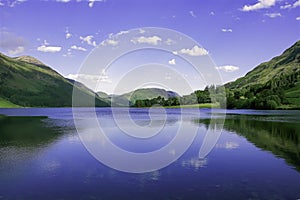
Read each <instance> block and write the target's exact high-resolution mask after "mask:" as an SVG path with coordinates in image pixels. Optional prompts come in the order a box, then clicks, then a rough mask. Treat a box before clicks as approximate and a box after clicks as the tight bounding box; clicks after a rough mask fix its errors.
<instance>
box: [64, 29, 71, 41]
mask: <svg viewBox="0 0 300 200" xmlns="http://www.w3.org/2000/svg"><path fill="white" fill-rule="evenodd" d="M65 33H66V39H69V38H71V37H72V33H70V31H69V28H68V27H66V32H65Z"/></svg>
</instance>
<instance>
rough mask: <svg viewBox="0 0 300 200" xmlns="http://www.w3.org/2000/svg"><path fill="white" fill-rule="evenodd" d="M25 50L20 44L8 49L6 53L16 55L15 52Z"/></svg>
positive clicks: (18, 52)
mask: <svg viewBox="0 0 300 200" xmlns="http://www.w3.org/2000/svg"><path fill="white" fill-rule="evenodd" d="M24 50H25V48H24V47H22V46H20V47H17V48H15V49H12V50H8V53H9V54H10V55H16V54H20V53H23V52H24Z"/></svg>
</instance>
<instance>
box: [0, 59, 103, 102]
mask: <svg viewBox="0 0 300 200" xmlns="http://www.w3.org/2000/svg"><path fill="white" fill-rule="evenodd" d="M73 85H74V83H72V82H71V81H69V80H67V79H65V78H64V77H63V76H61V75H60V74H58V73H57V72H55V71H54V70H52V69H51V68H50V67H48V66H46V65H44V64H43V63H42V62H40V61H38V60H36V59H35V58H32V57H29V56H22V57H17V58H10V57H8V56H5V55H3V54H0V102H1V104H0V106H1V107H14V106H16V105H17V106H22V107H66V106H72V93H73ZM75 85H76V84H75ZM74 89H78V90H79V91H80V95H82V99H84V97H86V96H90V95H94V93H92V92H91V91H89V90H87V89H85V88H83V87H77V86H75V87H74ZM82 105H83V106H84V104H82ZM96 105H97V106H107V105H108V104H107V103H106V102H104V101H102V99H100V98H98V97H97V98H96Z"/></svg>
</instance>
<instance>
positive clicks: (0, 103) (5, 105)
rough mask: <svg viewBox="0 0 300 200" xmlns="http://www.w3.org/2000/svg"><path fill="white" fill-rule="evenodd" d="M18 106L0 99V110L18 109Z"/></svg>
mask: <svg viewBox="0 0 300 200" xmlns="http://www.w3.org/2000/svg"><path fill="white" fill-rule="evenodd" d="M19 107H20V106H18V105H16V104H13V103H11V102H9V101H7V100H5V99H2V98H1V97H0V108H19Z"/></svg>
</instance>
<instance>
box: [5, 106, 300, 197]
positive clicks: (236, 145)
mask: <svg viewBox="0 0 300 200" xmlns="http://www.w3.org/2000/svg"><path fill="white" fill-rule="evenodd" d="M81 109H82V112H83V113H84V112H89V110H88V109H86V110H85V109H84V108H81ZM196 111H197V110H195V109H184V110H183V111H182V112H181V111H180V110H179V109H167V118H166V120H167V121H166V123H165V129H164V130H163V132H162V133H160V134H158V135H156V136H155V137H153V138H151V140H143V141H141V140H137V139H134V138H131V139H130V138H129V137H128V136H126V135H124V134H121V133H120V130H119V129H118V128H117V127H116V124H115V122H114V120H113V118H112V112H111V110H110V109H109V108H97V110H96V112H97V116H98V119H99V121H101V122H102V126H105V127H104V128H105V129H106V130H109V132H108V133H109V138H110V139H111V140H112V141H113V142H114V143H115V144H116V145H118V146H120V147H121V148H123V149H126V150H128V151H131V152H136V153H142V152H150V151H153V150H156V149H159V148H161V147H163V146H164V145H166V144H168V142H170V140H172V138H174V137H176V129H177V128H178V126H181V125H184V126H185V127H186V128H185V130H186V134H190V133H189V128H192V127H197V128H198V132H197V135H196V138H195V139H194V141H193V143H192V144H191V146H190V147H189V148H188V150H187V151H186V152H185V153H184V154H183V155H182V156H181V157H180V158H179V159H178V160H176V161H175V162H173V163H172V164H171V165H169V166H167V167H165V168H163V169H160V170H157V171H153V172H149V173H142V174H131V173H124V172H120V171H117V170H114V169H112V168H109V167H107V166H106V165H104V164H102V163H100V162H98V161H97V160H96V159H95V158H94V157H93V156H92V155H90V154H89V153H88V151H87V150H86V149H85V147H84V146H83V144H82V143H81V141H80V139H79V137H78V134H77V132H76V129H75V126H74V122H73V119H72V109H70V108H30V109H0V114H4V115H7V116H14V117H3V116H0V199H201V198H202V199H299V198H300V141H299V140H300V124H299V122H300V120H299V116H300V112H299V111H254V110H229V111H227V119H226V121H225V124H224V129H223V131H222V135H221V137H220V138H219V140H218V142H217V144H216V146H215V148H214V149H213V151H212V152H210V154H209V155H208V156H207V157H206V158H205V159H199V157H198V155H199V149H200V147H201V145H202V143H203V140H204V138H205V134H206V131H207V129H208V127H209V123H210V117H211V110H209V109H203V110H201V111H200V115H198V114H197V112H196ZM222 112H223V111H222V110H220V113H222ZM130 113H131V114H130V115H131V118H132V119H133V120H134V121H135V122H136V123H137V124H139V125H142V126H145V127H146V126H147V124H149V119H150V118H149V113H148V110H147V109H133V110H131V112H130ZM118 115H119V116H120V117H121V118H122V117H123V116H124V110H122V109H120V110H119V111H118ZM220 115H221V114H220ZM41 116H44V117H41ZM152 117H153V119H155V120H156V121H158V122H159V121H160V120H162V119H161V117H160V115H159V113H154V115H153V116H152ZM218 117H219V115H218V114H214V115H213V116H212V118H218ZM106 153H107V154H108V155H110V152H106ZM111 156H113V155H111Z"/></svg>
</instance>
